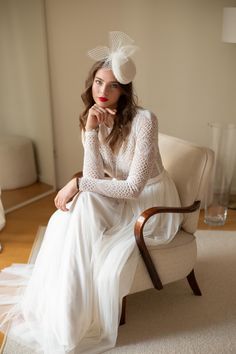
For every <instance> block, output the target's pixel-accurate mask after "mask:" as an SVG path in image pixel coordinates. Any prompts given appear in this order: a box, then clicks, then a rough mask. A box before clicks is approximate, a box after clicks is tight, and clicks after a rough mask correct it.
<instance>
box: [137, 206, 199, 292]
mask: <svg viewBox="0 0 236 354" xmlns="http://www.w3.org/2000/svg"><path fill="white" fill-rule="evenodd" d="M199 207H200V201H199V200H197V201H195V202H194V203H193V204H192V205H190V206H187V207H153V208H149V209H147V210H145V211H144V212H143V213H142V214H141V215H140V216H139V218H138V220H137V221H136V223H135V226H134V235H135V240H136V243H137V246H138V248H139V251H140V254H141V256H142V258H143V261H144V263H145V265H146V268H147V271H148V273H149V275H150V278H151V280H152V283H153V285H154V287H155V288H156V289H158V290H160V289H162V288H163V285H162V283H161V280H160V277H159V275H158V273H157V271H156V268H155V266H154V263H153V261H152V259H151V256H150V253H149V252H148V249H147V246H146V244H145V241H144V237H143V228H144V225H145V224H146V222H147V221H148V220H149V219H150V217H152V216H153V215H155V214H160V213H181V214H182V213H192V212H194V211H196V210H198V209H199Z"/></svg>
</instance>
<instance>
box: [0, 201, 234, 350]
mask: <svg viewBox="0 0 236 354" xmlns="http://www.w3.org/2000/svg"><path fill="white" fill-rule="evenodd" d="M54 197H55V194H51V195H49V196H47V197H44V198H42V199H40V200H38V201H36V202H33V203H32V204H29V205H27V206H25V207H22V208H20V209H18V210H15V211H12V212H10V213H9V214H7V223H6V226H5V228H4V229H3V230H2V231H1V232H0V242H1V244H2V252H1V253H0V269H2V268H4V267H6V266H9V265H10V264H12V263H26V262H27V261H28V257H29V255H30V251H31V247H32V244H33V242H34V238H35V235H36V232H37V230H38V227H39V226H40V225H46V224H47V222H48V219H49V217H50V215H51V214H52V213H53V212H54V211H55V207H54V203H53V199H54ZM203 218H204V213H203V211H201V213H200V219H199V225H198V227H199V229H208V230H213V229H215V230H236V210H229V212H228V217H227V221H226V224H225V225H224V226H219V227H211V226H208V225H206V224H204V221H203ZM1 341H2V337H1V336H0V344H1Z"/></svg>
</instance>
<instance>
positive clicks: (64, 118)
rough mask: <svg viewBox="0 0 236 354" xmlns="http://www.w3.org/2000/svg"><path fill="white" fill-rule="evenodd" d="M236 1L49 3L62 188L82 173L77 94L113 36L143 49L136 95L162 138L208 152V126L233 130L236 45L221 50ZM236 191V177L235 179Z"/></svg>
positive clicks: (62, 0) (93, 0)
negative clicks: (94, 54) (94, 53)
mask: <svg viewBox="0 0 236 354" xmlns="http://www.w3.org/2000/svg"><path fill="white" fill-rule="evenodd" d="M224 6H236V1H235V0H178V1H176V0H119V1H114V0H109V1H108V0H103V1H102V2H98V1H96V0H87V1H78V0H70V1H66V0H46V14H47V26H48V41H49V55H50V73H51V84H52V98H53V117H54V133H55V148H56V172H57V177H58V186H62V185H63V184H64V183H65V182H66V181H67V180H68V179H69V178H70V177H71V176H72V174H73V173H74V172H75V171H77V170H80V169H81V168H82V157H83V152H82V146H81V142H80V132H79V126H78V115H79V112H80V111H81V109H82V104H81V100H80V93H81V92H82V90H83V85H84V80H85V77H86V74H87V71H88V69H89V67H90V66H91V64H92V61H91V60H90V59H89V58H88V57H87V55H86V52H87V51H88V50H89V49H91V48H94V47H95V46H97V45H99V44H102V45H104V44H107V32H108V31H109V30H121V31H124V32H126V33H128V34H129V35H130V36H131V37H132V38H134V39H135V41H136V43H137V44H138V45H139V46H140V51H139V52H138V53H137V55H136V57H135V61H136V64H137V70H138V74H137V78H136V80H135V87H136V91H137V93H138V96H139V97H140V104H142V105H143V106H145V107H148V108H150V109H151V110H153V111H154V112H155V113H156V114H157V115H158V117H159V124H160V131H161V132H164V133H167V134H171V135H175V136H177V137H181V138H184V139H188V140H191V141H193V142H196V143H199V144H202V145H207V144H208V140H209V138H208V132H207V124H208V122H212V121H219V122H223V121H224V122H234V123H236V65H235V63H236V45H234V44H225V43H222V42H221V26H222V9H223V7H224ZM233 187H234V189H235V191H236V173H235V176H234V186H233Z"/></svg>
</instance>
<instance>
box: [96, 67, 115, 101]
mask: <svg viewBox="0 0 236 354" xmlns="http://www.w3.org/2000/svg"><path fill="white" fill-rule="evenodd" d="M121 93H122V89H121V87H120V84H119V82H118V81H117V80H116V78H115V76H114V75H113V72H112V70H110V69H107V68H101V69H99V70H98V71H97V72H96V74H95V77H94V80H93V86H92V95H93V99H94V101H95V103H96V104H97V105H98V106H100V107H103V108H108V107H109V108H116V106H117V102H118V100H119V98H120V96H121Z"/></svg>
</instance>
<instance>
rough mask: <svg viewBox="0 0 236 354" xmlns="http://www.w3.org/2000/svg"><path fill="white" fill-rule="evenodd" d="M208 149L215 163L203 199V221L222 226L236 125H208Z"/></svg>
mask: <svg viewBox="0 0 236 354" xmlns="http://www.w3.org/2000/svg"><path fill="white" fill-rule="evenodd" d="M209 133H210V139H209V141H210V146H209V147H210V148H211V149H212V150H213V151H214V154H215V161H214V168H213V171H212V174H211V180H210V182H209V184H208V189H207V195H206V199H205V217H204V221H205V223H206V224H208V225H213V226H214V225H215V226H217V225H224V224H225V221H226V218H227V211H228V204H229V197H230V189H231V184H232V179H233V173H234V167H235V161H236V125H235V124H221V123H209Z"/></svg>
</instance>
